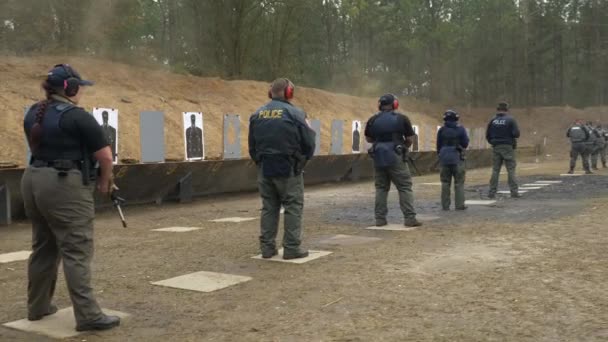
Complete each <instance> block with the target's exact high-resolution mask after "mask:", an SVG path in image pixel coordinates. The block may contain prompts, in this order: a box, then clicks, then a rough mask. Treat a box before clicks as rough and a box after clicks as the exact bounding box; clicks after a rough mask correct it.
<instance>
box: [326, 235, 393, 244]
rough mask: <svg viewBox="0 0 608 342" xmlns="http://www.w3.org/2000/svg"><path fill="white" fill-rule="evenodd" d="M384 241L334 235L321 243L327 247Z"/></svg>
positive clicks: (364, 237) (374, 238)
mask: <svg viewBox="0 0 608 342" xmlns="http://www.w3.org/2000/svg"><path fill="white" fill-rule="evenodd" d="M380 240H382V239H381V238H376V237H367V236H356V235H340V234H339V235H334V236H332V237H330V238H327V239H324V240H321V241H320V243H322V244H327V245H338V246H352V245H362V244H365V243H370V242H376V241H380Z"/></svg>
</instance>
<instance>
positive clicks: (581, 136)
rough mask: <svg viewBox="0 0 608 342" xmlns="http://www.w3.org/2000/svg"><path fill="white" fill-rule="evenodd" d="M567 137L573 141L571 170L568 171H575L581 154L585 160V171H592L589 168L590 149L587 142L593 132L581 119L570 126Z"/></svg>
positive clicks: (588, 172)
mask: <svg viewBox="0 0 608 342" xmlns="http://www.w3.org/2000/svg"><path fill="white" fill-rule="evenodd" d="M566 137H568V139H570V143H571V149H570V170H569V171H568V173H569V174H573V173H574V168H575V167H576V160H577V159H578V156H579V155H580V156H581V159H582V161H583V169H585V173H587V174H590V173H592V172H591V170H590V169H589V150H588V148H587V145H588V144H587V142H588V141H589V140H590V138H591V132H589V130H588V129H587V127H586V126H585V125H584V124H583V122H582V121H581V120H576V121H575V122H574V125H573V126H572V127H570V128H568V132H567V133H566Z"/></svg>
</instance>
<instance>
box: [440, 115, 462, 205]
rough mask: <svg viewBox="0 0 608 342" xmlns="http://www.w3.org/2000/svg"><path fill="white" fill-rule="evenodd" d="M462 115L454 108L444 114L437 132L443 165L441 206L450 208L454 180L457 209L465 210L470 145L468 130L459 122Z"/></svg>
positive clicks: (441, 163)
mask: <svg viewBox="0 0 608 342" xmlns="http://www.w3.org/2000/svg"><path fill="white" fill-rule="evenodd" d="M459 119H460V115H458V113H457V112H456V111H454V110H448V111H446V112H445V113H444V114H443V121H444V125H443V127H441V128H440V129H439V131H438V132H437V153H438V154H439V164H440V165H441V173H440V179H441V207H442V208H443V210H450V190H451V189H450V188H451V186H452V179H453V180H454V200H455V207H456V210H465V209H466V208H467V207H465V205H464V180H465V172H466V171H465V170H466V167H465V163H464V160H465V156H464V153H465V150H466V149H467V147H469V136H468V134H467V130H466V129H465V128H464V127H462V126H461V125H459V124H458V120H459Z"/></svg>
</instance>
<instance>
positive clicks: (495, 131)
mask: <svg viewBox="0 0 608 342" xmlns="http://www.w3.org/2000/svg"><path fill="white" fill-rule="evenodd" d="M497 110H498V113H496V116H495V117H494V118H493V119H492V120H490V122H489V123H488V128H487V130H486V140H487V141H488V143H489V144H490V145H492V150H493V167H492V178H490V192H489V194H488V197H489V198H494V197H496V192H497V190H498V178H499V177H500V169H501V168H502V164H503V163H504V164H505V167H506V168H507V173H508V179H509V188H510V189H511V197H513V198H517V197H521V195H520V194H519V187H518V185H517V179H516V178H515V167H516V165H517V163H516V161H515V149H516V148H517V139H518V138H519V127H518V126H517V121H515V119H514V118H513V117H512V116H511V115H510V114H509V105H508V104H507V103H505V102H501V103H499V104H498V108H497Z"/></svg>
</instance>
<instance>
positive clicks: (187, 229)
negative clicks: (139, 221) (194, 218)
mask: <svg viewBox="0 0 608 342" xmlns="http://www.w3.org/2000/svg"><path fill="white" fill-rule="evenodd" d="M199 229H202V228H196V227H168V228H158V229H152V230H153V231H155V232H171V233H185V232H191V231H193V230H199Z"/></svg>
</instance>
